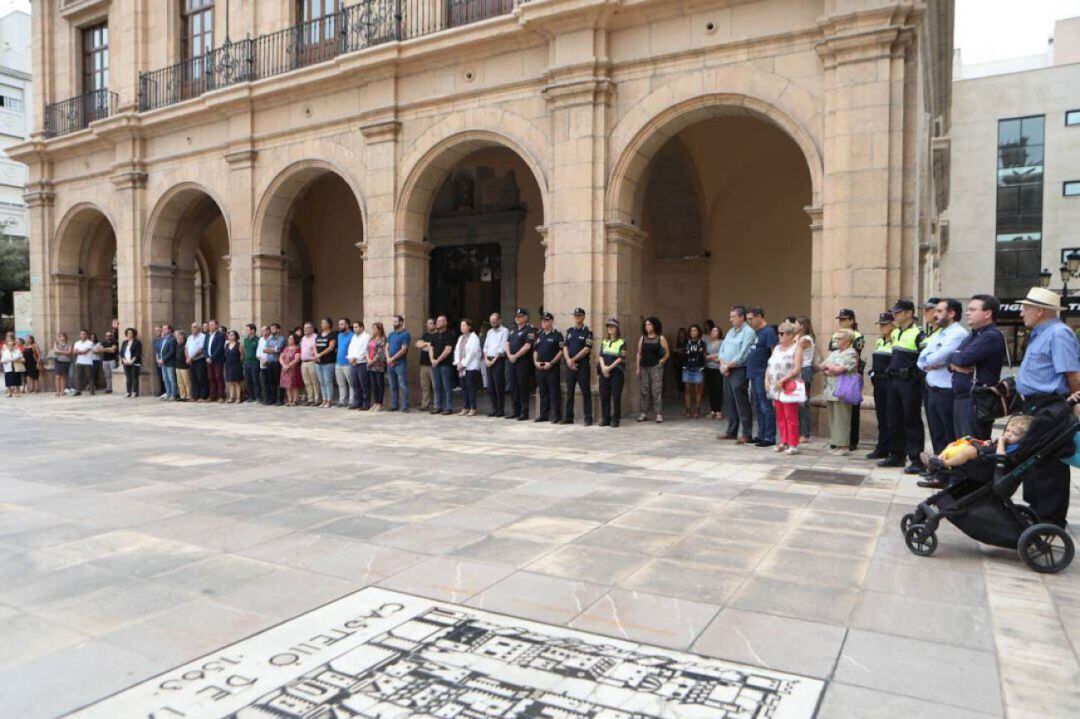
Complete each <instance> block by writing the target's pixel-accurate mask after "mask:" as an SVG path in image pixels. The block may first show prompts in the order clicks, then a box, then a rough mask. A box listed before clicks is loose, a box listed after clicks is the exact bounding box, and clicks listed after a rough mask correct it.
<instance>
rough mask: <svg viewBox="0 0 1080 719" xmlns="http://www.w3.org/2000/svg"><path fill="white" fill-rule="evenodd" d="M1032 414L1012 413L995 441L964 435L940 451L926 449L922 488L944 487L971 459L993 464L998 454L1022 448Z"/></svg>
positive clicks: (922, 458)
mask: <svg viewBox="0 0 1080 719" xmlns="http://www.w3.org/2000/svg"><path fill="white" fill-rule="evenodd" d="M1032 421H1033V419H1032V417H1030V416H1028V415H1024V414H1017V415H1013V416H1012V417H1010V418H1009V421H1008V422H1007V423H1006V424H1005V430H1004V431H1003V432H1002V433H1001V436H1000V437H998V440H997V442H996V443H994V442H989V441H987V440H982V439H976V438H975V437H961V438H960V439H958V440H956V441H955V442H950V443H949V444H948V445H947V446H946V447H945V449H943V450H941V454H938V455H932V454H930V453H928V452H923V453H922V454H921V455H920V456H919V459H921V460H922V463H923V464H924V465H925V466H926V468H927V469H928V472H927V477H928V480H925V481H920V482H919V486H920V487H934V488H941V487H945V486H948V485H949V484H951V481H955V478H956V477H957V476H958V475H962V471H955V470H957V468H958V467H962V466H963V465H965V464H967V463H968V462H971V461H975V460H978V461H982V462H988V463H989V466H990V467H993V463H994V457H995V455H1009V454H1012V453H1013V452H1015V451H1016V450H1018V449H1019V448H1020V440H1022V439H1023V438H1024V437H1025V436H1026V435H1027V433H1028V430H1029V429H1030V428H1031V423H1032Z"/></svg>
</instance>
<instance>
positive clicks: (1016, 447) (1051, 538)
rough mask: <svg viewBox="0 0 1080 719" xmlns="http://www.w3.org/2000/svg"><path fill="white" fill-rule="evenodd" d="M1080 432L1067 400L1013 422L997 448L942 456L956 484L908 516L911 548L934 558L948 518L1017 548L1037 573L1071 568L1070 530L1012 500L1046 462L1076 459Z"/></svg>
mask: <svg viewBox="0 0 1080 719" xmlns="http://www.w3.org/2000/svg"><path fill="white" fill-rule="evenodd" d="M1077 428H1078V424H1077V420H1076V418H1075V417H1074V416H1073V414H1072V411H1071V408H1070V407H1069V405H1067V404H1066V403H1065V402H1060V403H1056V404H1052V405H1049V406H1047V407H1045V408H1043V409H1041V410H1039V411H1038V412H1036V413H1035V414H1034V415H1033V416H1031V417H1028V418H1025V419H1019V418H1016V417H1014V418H1012V419H1010V420H1009V423H1008V424H1007V425H1006V431H1005V433H1004V434H1003V435H1002V437H1001V438H1000V439H999V440H998V442H997V443H996V445H990V444H989V443H987V444H986V445H983V446H980V445H978V444H975V443H972V442H968V443H966V444H963V445H960V446H958V447H955V448H954V450H953V451H952V452H949V453H948V454H949V456H948V458H945V459H942V458H935V459H936V460H937V461H936V462H933V464H935V465H937V469H938V471H939V472H941V473H942V476H943V477H944V478H945V479H946V481H947V482H948V486H947V487H946V488H945V489H944V490H942V491H940V492H938V493H937V494H934V495H933V496H931V497H929V498H927V499H926V500H925V501H924V502H921V503H920V504H919V506H918V507H917V508H916V509H915V511H914V512H912V513H910V514H906V515H904V517H903V518H902V519H901V521H900V527H901V530H902V531H903V532H904V541H905V543H906V544H907V547H908V549H910V550H911V551H912V553H914V554H917V555H920V556H930V555H931V554H933V553H934V550H935V549H937V544H938V541H937V534H936V532H937V528H938V525H939V524H940V523H941V521H942V519H947V520H949V521H950V522H952V523H953V524H954V525H956V527H957V528H958V529H960V531H962V532H963V533H964V534H966V535H968V536H969V537H971V538H972V539H976V540H978V541H980V542H983V543H984V544H990V545H993V546H996V547H1005V548H1008V549H1016V550H1017V551H1018V552H1019V553H1020V558H1021V560H1023V562H1024V564H1026V565H1027V566H1028V567H1029V568H1031V569H1033V570H1035V571H1037V572H1059V571H1061V570H1062V569H1064V568H1065V567H1067V566H1069V563H1070V562H1072V558H1073V554H1074V552H1075V548H1074V545H1073V540H1072V537H1071V536H1069V534H1068V532H1067V531H1066V530H1064V529H1062V528H1061V527H1058V526H1057V525H1054V524H1049V523H1045V522H1040V521H1039V517H1038V516H1037V515H1036V514H1035V512H1034V511H1032V509H1031V508H1030V507H1027V506H1024V505H1018V504H1015V503H1013V501H1012V499H1011V497H1012V495H1013V494H1014V493H1015V492H1016V489H1017V488H1018V487H1019V486H1020V483H1021V482H1022V481H1023V479H1024V477H1025V475H1027V474H1028V473H1029V472H1032V471H1038V468H1037V466H1036V465H1038V464H1039V462H1041V461H1043V460H1045V459H1062V458H1065V457H1068V456H1071V454H1072V452H1073V437H1074V435H1075V434H1076V432H1077ZM944 454H945V453H944V452H943V455H944Z"/></svg>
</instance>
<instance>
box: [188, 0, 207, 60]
mask: <svg viewBox="0 0 1080 719" xmlns="http://www.w3.org/2000/svg"><path fill="white" fill-rule="evenodd" d="M180 27H181V28H183V35H181V37H180V59H181V60H184V61H187V60H195V59H196V58H201V57H202V56H203V55H205V54H206V53H208V52H210V51H211V50H212V49H213V48H214V0H181V5H180Z"/></svg>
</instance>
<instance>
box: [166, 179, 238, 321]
mask: <svg viewBox="0 0 1080 719" xmlns="http://www.w3.org/2000/svg"><path fill="white" fill-rule="evenodd" d="M148 236H149V243H150V248H149V255H148V256H149V258H150V268H149V269H150V285H151V292H150V297H151V322H152V323H153V324H160V323H162V322H168V323H169V324H171V325H173V326H174V327H177V328H180V329H187V327H188V326H189V325H190V324H191V323H192V322H206V321H208V320H210V319H217V320H218V321H219V322H220V323H221V324H223V325H225V326H228V327H232V325H233V321H232V317H231V310H232V308H231V305H230V279H229V275H230V255H229V252H230V250H229V229H228V222H227V221H226V219H225V216H224V214H223V213H222V210H221V206H220V205H219V204H218V203H217V201H216V200H214V198H213V197H211V196H210V194H209V193H207V192H206V191H205V190H204V189H202V188H200V187H198V186H196V185H182V186H179V187H176V188H173V189H172V190H171V191H170V192H168V193H166V195H165V197H163V198H162V199H161V201H160V202H159V203H158V207H157V208H156V209H155V211H154V213H153V215H152V216H151V221H150V225H149V232H148ZM244 319H246V318H242V317H241V318H237V321H243V320H244Z"/></svg>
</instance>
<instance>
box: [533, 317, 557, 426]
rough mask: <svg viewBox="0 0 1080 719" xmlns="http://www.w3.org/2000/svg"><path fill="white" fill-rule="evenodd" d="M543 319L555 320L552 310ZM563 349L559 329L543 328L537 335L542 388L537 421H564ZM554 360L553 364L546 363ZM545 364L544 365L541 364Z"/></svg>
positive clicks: (537, 382)
mask: <svg viewBox="0 0 1080 719" xmlns="http://www.w3.org/2000/svg"><path fill="white" fill-rule="evenodd" d="M541 319H544V320H554V319H555V318H554V316H552V314H551V313H550V312H545V313H544V314H543V316H542V317H541ZM562 349H563V336H562V333H560V332H559V331H558V330H557V329H554V328H552V329H551V331H550V332H545V331H543V330H541V331H540V332H539V333H538V334H537V335H536V345H535V349H534V350H533V354H534V359H535V360H536V363H537V364H536V384H537V386H538V387H539V388H540V414H539V415H537V417H536V421H537V422H546V421H547V420H548V419H549V418H550V419H551V421H552V422H560V421H562V401H561V400H562V396H561V395H562V392H561V390H560V388H559V365H558V361H559V358H560V355H561V354H562ZM548 362H553V363H555V364H554V365H553V366H547V365H546V363H548ZM541 364H544V365H545V366H544V367H541V366H540V365H541Z"/></svg>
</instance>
